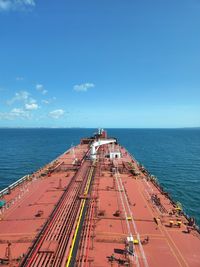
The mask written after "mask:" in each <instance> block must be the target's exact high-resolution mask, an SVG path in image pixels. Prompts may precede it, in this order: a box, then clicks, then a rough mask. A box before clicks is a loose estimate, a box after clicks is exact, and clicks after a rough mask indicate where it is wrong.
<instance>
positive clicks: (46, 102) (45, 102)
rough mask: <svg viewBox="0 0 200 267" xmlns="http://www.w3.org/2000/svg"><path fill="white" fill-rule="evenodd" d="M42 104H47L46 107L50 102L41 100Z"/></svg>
mask: <svg viewBox="0 0 200 267" xmlns="http://www.w3.org/2000/svg"><path fill="white" fill-rule="evenodd" d="M42 103H44V104H47V105H48V104H50V100H46V99H43V100H42Z"/></svg>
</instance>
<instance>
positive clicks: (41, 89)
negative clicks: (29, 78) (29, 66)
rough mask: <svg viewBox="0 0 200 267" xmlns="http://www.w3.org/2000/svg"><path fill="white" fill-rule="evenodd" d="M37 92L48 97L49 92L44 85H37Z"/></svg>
mask: <svg viewBox="0 0 200 267" xmlns="http://www.w3.org/2000/svg"><path fill="white" fill-rule="evenodd" d="M35 88H36V90H38V91H39V92H41V93H42V94H43V95H46V93H47V92H48V91H47V90H46V89H45V88H44V86H43V85H42V84H36V86H35Z"/></svg>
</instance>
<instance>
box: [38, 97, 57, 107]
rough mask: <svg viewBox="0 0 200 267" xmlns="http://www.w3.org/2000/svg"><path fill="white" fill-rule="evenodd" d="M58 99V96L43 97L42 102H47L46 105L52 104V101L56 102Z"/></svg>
mask: <svg viewBox="0 0 200 267" xmlns="http://www.w3.org/2000/svg"><path fill="white" fill-rule="evenodd" d="M55 100H56V97H52V98H49V99H42V101H41V102H42V103H44V104H46V105H49V104H51V103H52V102H54V101H55Z"/></svg>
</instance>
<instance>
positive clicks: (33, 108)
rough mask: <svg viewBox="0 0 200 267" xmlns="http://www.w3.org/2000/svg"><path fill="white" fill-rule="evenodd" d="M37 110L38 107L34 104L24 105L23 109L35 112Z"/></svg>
mask: <svg viewBox="0 0 200 267" xmlns="http://www.w3.org/2000/svg"><path fill="white" fill-rule="evenodd" d="M38 108H39V106H38V104H36V103H30V104H28V103H26V104H25V109H26V110H36V109H38Z"/></svg>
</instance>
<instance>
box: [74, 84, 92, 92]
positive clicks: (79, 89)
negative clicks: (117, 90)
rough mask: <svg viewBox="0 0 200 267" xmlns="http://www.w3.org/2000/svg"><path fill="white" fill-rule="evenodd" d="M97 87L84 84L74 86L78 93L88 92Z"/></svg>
mask: <svg viewBox="0 0 200 267" xmlns="http://www.w3.org/2000/svg"><path fill="white" fill-rule="evenodd" d="M93 87H95V85H94V83H82V84H76V85H74V87H73V89H74V90H75V91H77V92H87V91H88V89H90V88H93Z"/></svg>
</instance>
